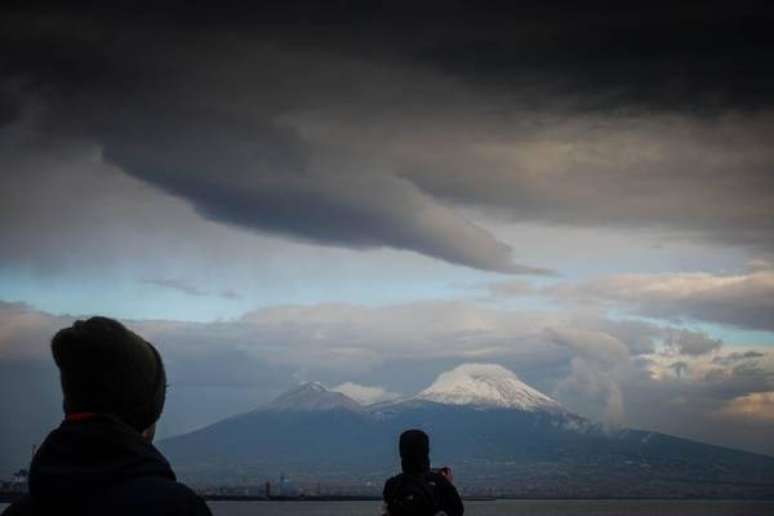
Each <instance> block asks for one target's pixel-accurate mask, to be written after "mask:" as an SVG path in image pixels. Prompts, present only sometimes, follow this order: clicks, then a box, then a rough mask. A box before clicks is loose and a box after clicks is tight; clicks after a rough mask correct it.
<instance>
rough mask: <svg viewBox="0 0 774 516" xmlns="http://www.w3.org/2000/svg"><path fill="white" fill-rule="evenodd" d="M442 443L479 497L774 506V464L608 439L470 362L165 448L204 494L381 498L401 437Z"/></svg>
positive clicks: (297, 401) (312, 401) (323, 393)
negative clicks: (253, 490) (209, 488)
mask: <svg viewBox="0 0 774 516" xmlns="http://www.w3.org/2000/svg"><path fill="white" fill-rule="evenodd" d="M407 428H422V429H424V430H425V431H426V432H428V434H430V436H431V448H432V452H431V456H432V459H433V463H434V464H438V465H440V464H448V465H451V466H452V467H453V468H454V471H455V477H456V480H457V483H458V484H459V485H460V487H461V488H462V489H463V491H464V492H467V493H468V494H471V493H473V494H501V495H511V496H531V497H622V496H631V497H684V496H702V497H774V458H771V457H767V456H762V455H756V454H752V453H747V452H742V451H737V450H732V449H728V448H722V447H718V446H711V445H707V444H703V443H699V442H696V441H690V440H687V439H681V438H677V437H672V436H668V435H665V434H660V433H656V432H646V431H641V430H632V429H621V430H614V431H611V430H607V429H605V428H604V427H602V426H601V425H598V424H595V423H593V422H592V421H589V420H587V419H585V418H583V417H581V416H578V415H576V414H573V413H572V412H570V411H568V410H566V409H564V408H562V407H561V405H560V404H559V403H558V402H557V401H555V400H553V399H551V398H550V397H548V396H546V395H545V394H543V393H541V392H539V391H537V390H536V389H534V388H532V387H530V386H528V385H526V384H525V383H523V382H522V381H521V380H519V378H518V377H517V376H516V375H515V374H514V373H512V372H511V371H508V370H507V369H504V368H502V367H500V366H497V365H491V364H466V365H463V366H460V367H458V368H456V369H454V370H452V371H448V372H446V373H443V374H441V375H440V376H439V377H438V378H437V379H436V380H435V382H433V383H432V384H431V385H430V386H429V387H428V388H427V389H425V390H423V391H421V392H420V393H418V394H417V395H416V396H414V397H411V398H407V399H403V400H399V401H395V402H388V403H380V404H377V405H372V406H365V407H364V406H362V405H359V404H357V402H355V401H354V400H352V399H350V398H348V397H347V396H345V395H343V394H341V393H334V392H332V391H329V390H328V389H326V388H325V387H324V386H323V385H321V384H318V383H312V384H305V385H302V386H300V387H298V388H296V389H293V390H291V391H290V392H288V393H286V394H283V395H282V396H280V397H279V398H277V400H275V401H274V402H272V403H270V404H269V405H267V406H265V407H261V408H258V409H256V410H254V411H251V412H248V413H246V414H241V415H239V416H235V417H232V418H229V419H226V420H223V421H220V422H218V423H215V424H214V425H211V426H209V427H206V428H203V429H201V430H198V431H196V432H192V433H190V434H186V435H182V436H179V437H175V438H171V439H168V440H165V441H162V442H161V443H160V445H159V446H160V448H161V449H162V451H164V453H165V454H166V455H167V456H168V457H169V459H170V460H171V462H172V463H173V465H174V466H175V468H176V469H177V471H178V473H180V474H181V476H182V477H183V478H185V479H186V480H188V481H191V482H194V483H197V484H209V485H212V484H219V485H223V484H228V485H234V484H240V485H244V484H250V485H260V484H262V483H263V482H264V481H265V480H267V479H276V478H278V477H279V474H280V472H284V473H286V474H287V475H288V476H289V477H290V478H292V479H294V481H295V483H296V485H300V486H304V485H307V486H314V485H316V484H317V483H318V482H319V483H322V484H325V485H327V486H336V487H337V488H338V489H341V490H344V491H347V492H359V493H370V494H379V492H380V491H379V490H380V488H381V485H382V483H383V481H384V479H385V478H387V477H388V476H390V475H392V474H394V473H395V472H396V471H398V470H399V469H400V462H399V458H398V456H397V437H398V435H399V434H400V432H402V431H403V430H405V429H407Z"/></svg>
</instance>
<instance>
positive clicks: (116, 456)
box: [29, 416, 175, 502]
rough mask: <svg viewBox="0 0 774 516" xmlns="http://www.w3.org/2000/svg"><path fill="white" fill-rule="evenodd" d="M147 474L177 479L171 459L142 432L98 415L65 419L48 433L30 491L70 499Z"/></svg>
mask: <svg viewBox="0 0 774 516" xmlns="http://www.w3.org/2000/svg"><path fill="white" fill-rule="evenodd" d="M148 476H158V477H163V478H168V479H171V480H175V475H174V473H173V472H172V468H171V467H170V466H169V463H168V462H167V460H166V459H165V458H164V456H163V455H161V453H160V452H159V451H158V450H157V449H156V448H155V447H154V446H153V445H152V444H150V443H148V442H146V441H145V440H144V439H143V438H142V436H141V435H140V433H138V432H137V431H136V430H134V429H133V428H131V427H130V426H128V425H126V424H124V423H122V422H120V421H118V420H116V419H113V418H111V417H109V416H96V417H94V418H92V419H88V420H86V421H64V422H63V423H62V424H61V425H60V426H59V428H57V429H56V430H54V431H53V432H51V433H50V434H49V435H48V437H47V438H46V440H45V441H44V442H43V444H42V445H41V447H40V449H39V450H38V452H37V453H36V454H35V457H34V458H33V460H32V465H31V466H30V477H29V489H30V495H31V496H32V497H33V498H38V499H45V500H47V501H54V500H57V501H62V502H66V501H68V500H72V501H74V500H79V499H83V498H84V497H86V496H89V495H90V494H93V493H95V492H99V491H102V490H104V489H106V488H108V487H110V486H112V485H115V484H117V483H120V482H122V481H125V480H128V479H131V478H136V477H148Z"/></svg>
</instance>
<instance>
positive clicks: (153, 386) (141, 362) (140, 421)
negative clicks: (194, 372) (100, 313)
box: [51, 317, 167, 440]
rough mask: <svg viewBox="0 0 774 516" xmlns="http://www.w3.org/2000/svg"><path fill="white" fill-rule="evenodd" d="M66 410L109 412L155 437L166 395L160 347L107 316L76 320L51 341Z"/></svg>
mask: <svg viewBox="0 0 774 516" xmlns="http://www.w3.org/2000/svg"><path fill="white" fill-rule="evenodd" d="M51 351H52V353H53V355H54V361H55V362H56V365H57V367H59V372H60V377H61V381H62V392H63V395H64V411H65V414H68V415H69V414H74V413H78V412H94V413H98V414H109V415H111V416H113V417H115V418H117V419H119V420H121V421H123V422H124V423H126V424H127V425H129V426H131V427H132V428H134V429H135V430H137V431H138V432H140V433H142V434H143V435H144V436H145V437H146V439H148V440H151V439H152V438H153V433H154V430H155V424H156V421H157V420H158V419H159V417H160V416H161V411H162V409H163V408H164V400H165V398H166V387H167V385H166V383H167V377H166V372H165V371H164V364H163V362H162V361H161V356H160V355H159V353H158V351H156V348H154V347H153V346H152V345H151V344H150V343H149V342H147V341H145V340H144V339H143V338H142V337H140V336H139V335H137V334H136V333H134V332H132V331H130V330H128V329H127V328H126V327H124V325H122V324H121V323H119V322H118V321H115V320H113V319H108V318H107V317H92V318H91V319H88V320H86V321H75V323H73V325H72V326H70V327H69V328H63V329H62V330H60V331H59V332H58V333H57V334H56V335H55V336H54V338H53V339H52V340H51Z"/></svg>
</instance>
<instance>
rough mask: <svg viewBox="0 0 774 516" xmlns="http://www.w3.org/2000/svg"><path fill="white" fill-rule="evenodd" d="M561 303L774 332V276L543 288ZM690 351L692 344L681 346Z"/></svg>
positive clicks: (634, 277)
mask: <svg viewBox="0 0 774 516" xmlns="http://www.w3.org/2000/svg"><path fill="white" fill-rule="evenodd" d="M543 292H544V293H548V294H549V295H551V296H554V297H555V298H556V299H560V300H565V301H567V300H570V301H578V302H581V303H588V302H597V303H602V304H603V305H605V304H606V305H608V306H616V307H617V308H618V309H622V308H623V309H626V310H628V311H630V312H632V313H636V314H639V315H644V316H649V317H657V318H664V319H672V320H679V319H687V320H699V321H709V322H715V323H720V324H730V325H734V326H737V327H740V328H748V329H753V330H763V331H772V330H774V318H772V313H774V272H772V270H771V268H770V267H769V268H767V269H765V270H753V271H751V272H748V273H745V274H735V275H719V274H708V273H691V274H660V275H645V274H626V275H617V276H613V277H608V278H602V279H599V280H593V281H588V282H583V283H580V284H577V285H572V284H560V285H558V286H556V287H553V288H549V289H545V290H544V291H543ZM680 345H683V346H688V347H690V346H691V344H690V343H683V344H680Z"/></svg>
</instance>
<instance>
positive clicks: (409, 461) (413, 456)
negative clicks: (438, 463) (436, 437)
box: [398, 430, 430, 473]
mask: <svg viewBox="0 0 774 516" xmlns="http://www.w3.org/2000/svg"><path fill="white" fill-rule="evenodd" d="M398 448H399V450H400V463H401V467H402V469H403V471H404V473H422V472H425V471H428V470H429V469H430V438H429V437H428V436H427V434H426V433H424V432H423V431H422V430H406V431H405V432H403V433H402V434H400V441H399V443H398Z"/></svg>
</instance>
